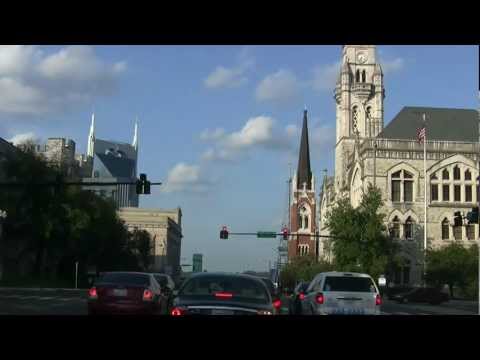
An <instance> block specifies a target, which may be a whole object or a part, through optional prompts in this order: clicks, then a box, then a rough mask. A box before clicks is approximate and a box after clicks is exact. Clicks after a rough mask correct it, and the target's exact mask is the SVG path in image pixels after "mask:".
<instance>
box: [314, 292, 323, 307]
mask: <svg viewBox="0 0 480 360" xmlns="http://www.w3.org/2000/svg"><path fill="white" fill-rule="evenodd" d="M315 301H316V302H317V304H320V305H321V304H323V302H324V301H325V297H324V296H323V294H322V293H320V294H317V296H315Z"/></svg>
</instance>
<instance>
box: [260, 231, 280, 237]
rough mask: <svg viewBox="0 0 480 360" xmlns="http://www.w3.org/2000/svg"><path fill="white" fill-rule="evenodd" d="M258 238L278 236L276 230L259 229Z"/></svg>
mask: <svg viewBox="0 0 480 360" xmlns="http://www.w3.org/2000/svg"><path fill="white" fill-rule="evenodd" d="M257 237H258V238H276V237H277V233H276V232H275V231H259V232H257Z"/></svg>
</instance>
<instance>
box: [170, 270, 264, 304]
mask: <svg viewBox="0 0 480 360" xmlns="http://www.w3.org/2000/svg"><path fill="white" fill-rule="evenodd" d="M266 290H267V289H266V288H265V286H264V285H263V284H262V283H258V282H256V281H254V280H251V279H245V278H237V277H227V276H202V277H199V278H193V279H190V280H188V281H187V282H186V283H185V285H184V286H183V288H182V289H181V290H180V292H179V296H201V297H204V296H207V297H214V296H215V293H217V292H227V293H232V295H233V296H232V299H231V300H232V301H234V300H235V299H245V300H247V299H251V300H255V302H262V303H268V302H269V296H268V293H267V291H266Z"/></svg>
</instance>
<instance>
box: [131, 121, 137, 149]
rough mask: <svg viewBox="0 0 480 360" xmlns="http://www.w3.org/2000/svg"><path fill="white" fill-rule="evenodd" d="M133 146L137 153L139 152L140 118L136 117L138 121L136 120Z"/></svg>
mask: <svg viewBox="0 0 480 360" xmlns="http://www.w3.org/2000/svg"><path fill="white" fill-rule="evenodd" d="M132 146H133V147H134V148H135V151H138V116H137V117H136V120H135V130H134V133H133V142H132Z"/></svg>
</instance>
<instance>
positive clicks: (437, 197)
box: [319, 45, 480, 285]
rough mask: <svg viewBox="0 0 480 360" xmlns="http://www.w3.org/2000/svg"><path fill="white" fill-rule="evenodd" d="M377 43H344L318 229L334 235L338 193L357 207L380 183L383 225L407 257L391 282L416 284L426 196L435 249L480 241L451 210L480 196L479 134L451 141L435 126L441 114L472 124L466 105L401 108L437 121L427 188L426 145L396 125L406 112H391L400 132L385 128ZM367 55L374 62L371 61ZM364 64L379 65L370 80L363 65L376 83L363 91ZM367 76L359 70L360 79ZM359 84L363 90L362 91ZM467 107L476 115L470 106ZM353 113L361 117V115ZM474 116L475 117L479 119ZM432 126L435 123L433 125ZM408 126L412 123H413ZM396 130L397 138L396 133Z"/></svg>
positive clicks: (323, 248) (325, 250) (325, 251)
mask: <svg viewBox="0 0 480 360" xmlns="http://www.w3.org/2000/svg"><path fill="white" fill-rule="evenodd" d="M374 50H375V49H374V47H373V46H365V45H359V46H344V48H343V57H344V58H343V67H342V72H341V74H340V78H339V83H338V84H337V88H336V90H335V94H336V100H337V123H336V126H337V144H336V148H335V174H334V176H333V177H329V176H325V177H324V179H323V185H322V190H321V193H320V201H319V232H320V234H321V235H328V234H329V232H328V229H327V228H326V226H325V222H326V214H327V212H328V210H329V209H330V208H331V207H332V206H334V204H335V203H336V202H337V201H338V199H341V198H345V197H346V198H349V199H350V202H351V204H352V206H354V207H356V206H358V205H359V204H360V201H361V197H362V194H363V193H364V192H365V191H366V190H367V187H368V185H369V184H375V185H376V186H377V187H378V188H379V189H380V190H381V192H382V199H383V201H384V206H383V208H382V209H381V211H382V212H383V213H384V214H385V215H386V219H385V220H386V224H385V225H386V226H387V228H388V229H389V231H390V234H391V237H392V239H393V241H398V242H399V243H400V244H401V249H402V250H401V251H402V255H403V257H404V258H405V260H406V261H405V264H406V265H405V266H404V267H403V268H401V269H397V271H396V272H395V274H391V278H392V281H394V283H397V284H410V285H413V284H419V283H421V282H422V273H423V256H424V255H423V254H424V215H425V210H424V200H425V195H426V197H427V246H428V247H432V248H437V247H440V246H444V245H446V244H449V243H451V242H453V241H455V242H460V243H462V244H464V245H465V246H469V245H471V244H474V243H475V242H477V243H478V239H479V228H478V225H477V224H475V225H468V224H465V225H464V226H461V227H454V226H453V215H454V212H456V211H461V212H462V213H463V214H464V215H466V213H467V212H468V211H470V210H471V208H472V207H474V206H476V204H478V202H479V200H480V198H479V196H478V188H477V186H476V183H477V182H476V179H477V177H478V176H479V171H478V164H479V152H480V147H479V144H478V141H473V140H472V136H471V134H470V135H469V136H467V134H466V135H465V136H464V138H465V141H451V140H448V139H449V133H448V132H449V130H448V129H438V126H437V125H435V124H436V123H435V121H436V118H439V117H441V116H444V114H446V113H447V114H448V116H450V117H451V119H452V122H451V123H450V124H451V126H457V127H461V128H467V127H468V126H470V127H472V126H471V124H472V121H470V120H471V119H467V120H465V119H464V118H465V116H464V113H465V111H467V112H468V111H469V110H463V109H460V110H458V109H435V108H418V109H416V108H404V109H403V110H402V112H405V113H407V112H410V113H415V114H416V110H418V112H420V113H421V112H424V113H427V114H428V118H429V122H430V124H432V125H431V126H430V125H428V124H429V122H427V127H426V128H427V142H426V177H427V194H425V190H424V189H425V178H424V160H423V159H424V146H423V144H421V143H419V142H418V141H417V139H415V131H416V129H410V130H408V129H407V130H408V131H411V132H412V134H413V136H410V138H409V136H405V134H404V133H403V134H401V131H399V130H398V129H401V126H402V123H401V120H403V118H402V116H403V117H405V116H406V115H402V116H398V115H397V117H398V119H397V118H396V119H394V120H396V124H394V126H392V129H393V128H395V131H391V130H392V129H390V131H388V127H389V126H390V124H389V125H388V126H387V127H386V128H385V129H384V126H383V123H384V122H383V97H384V89H383V74H382V73H381V67H380V65H379V64H376V63H375V61H376V60H375V55H374ZM364 53H367V54H368V55H367V56H366V57H367V59H368V60H365V57H363V56H360V55H359V54H364ZM352 59H355V60H353V61H352ZM369 60H372V61H373V63H369ZM362 64H363V65H370V66H371V67H373V68H374V69H376V70H374V71H373V77H371V78H370V79H371V80H369V74H371V70H370V71H369V70H367V71H366V82H367V83H368V82H370V84H371V88H372V89H375V90H372V91H370V93H368V94H367V92H366V91H365V93H364V92H363V88H362V87H361V86H359V85H357V84H358V81H356V80H358V78H356V75H355V73H356V69H357V68H359V69H360V71H361V72H360V73H361V74H362V71H363V70H362V67H363V65H362ZM362 80H363V79H362V75H360V83H361V84H363V81H362ZM359 89H360V90H359ZM359 91H360V97H359V96H358V95H357V93H358V92H359ZM359 98H360V99H364V100H363V102H362V101H361V100H358V99H359ZM355 99H356V100H355ZM363 104H367V106H369V104H372V105H371V106H372V110H373V113H374V114H375V115H374V117H372V119H373V120H372V121H370V124H371V125H369V121H368V118H369V117H368V116H367V113H368V111H367V110H366V109H367V108H366V107H365V106H364V105H363ZM360 105H362V106H360ZM356 106H357V107H356ZM355 107H356V108H355ZM372 110H371V111H372ZM402 112H401V113H400V114H402ZM460 112H462V113H461V114H460ZM400 114H399V115H400ZM468 114H469V116H470V118H471V114H472V111H470V112H469V113H468ZM415 116H417V115H415ZM474 116H475V115H474ZM354 117H356V118H357V120H356V122H355V119H354ZM418 117H419V118H420V117H421V114H418ZM454 119H456V120H454ZM405 121H407V120H406V119H405ZM453 121H456V123H455V124H454V123H453ZM473 121H475V119H474V120H473ZM476 121H477V122H478V118H477V120H476ZM391 124H393V121H392V122H391ZM405 124H406V123H405ZM419 124H420V123H419ZM447 124H448V123H447ZM434 125H435V126H437V129H434ZM405 126H407V127H413V126H412V125H411V124H408V125H405ZM477 126H478V125H477ZM368 129H370V132H369V131H367V130H368ZM430 129H432V131H431V132H430ZM469 129H470V128H469ZM472 129H473V131H474V132H475V131H476V132H478V127H477V128H476V129H475V126H473V127H472ZM384 130H385V131H384ZM404 130H405V129H404ZM434 130H435V131H434ZM471 131H472V130H471V129H470V132H471ZM430 133H432V134H434V133H435V136H436V137H437V138H441V140H437V139H436V138H435V137H433V138H432V139H431V140H429V139H428V136H429V134H430ZM395 134H398V136H399V137H400V138H398V139H396V138H395ZM452 137H453V135H452ZM457 138H458V137H457ZM447 177H448V178H447ZM447 196H448V198H447ZM444 197H445V198H444ZM319 256H320V257H322V258H326V259H332V252H331V247H330V244H329V241H328V240H326V239H324V240H322V241H321V243H320V251H319Z"/></svg>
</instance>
